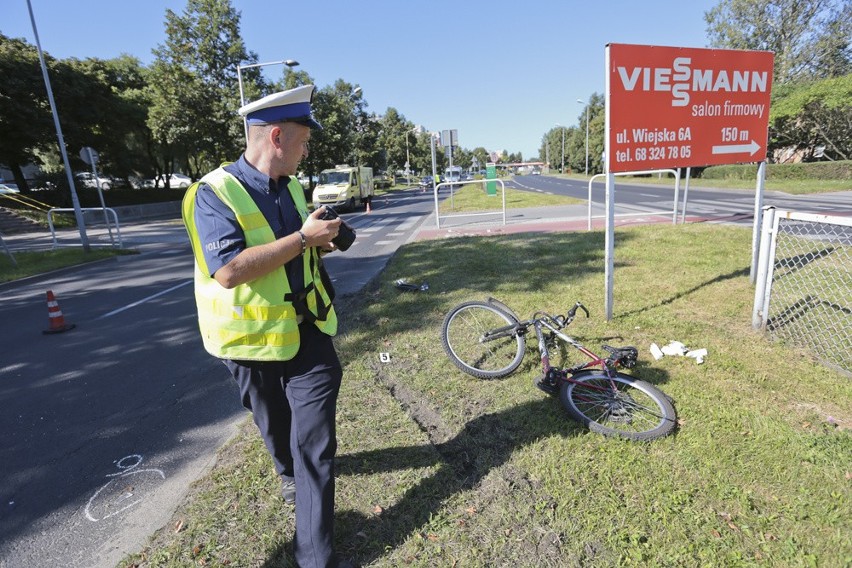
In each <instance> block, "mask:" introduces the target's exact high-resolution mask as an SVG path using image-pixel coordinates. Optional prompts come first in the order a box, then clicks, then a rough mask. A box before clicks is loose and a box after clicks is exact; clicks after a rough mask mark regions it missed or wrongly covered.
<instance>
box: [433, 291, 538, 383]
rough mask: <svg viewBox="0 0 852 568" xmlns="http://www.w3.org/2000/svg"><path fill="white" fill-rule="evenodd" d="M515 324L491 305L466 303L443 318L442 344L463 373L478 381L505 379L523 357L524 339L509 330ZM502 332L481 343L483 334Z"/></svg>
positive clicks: (510, 316) (513, 319)
mask: <svg viewBox="0 0 852 568" xmlns="http://www.w3.org/2000/svg"><path fill="white" fill-rule="evenodd" d="M517 323H518V318H517V317H515V316H514V315H513V314H511V313H507V312H506V311H504V310H502V309H500V308H498V307H497V306H495V305H494V304H491V303H488V302H481V301H471V302H465V303H463V304H459V305H458V306H456V307H455V308H453V309H452V310H450V312H449V313H447V315H446V317H444V323H443V325H442V326H441V342H442V343H443V345H444V351H446V353H447V356H448V357H449V358H450V360H451V361H452V362H453V364H454V365H455V366H456V367H458V368H459V369H460V370H462V371H464V372H465V373H467V374H469V375H473V376H474V377H477V378H480V379H496V378H500V377H505V376H506V375H509V374H510V373H512V372H513V371H514V370H515V369H517V368H518V367H519V366H520V364H521V361H522V360H523V358H524V350H525V348H526V341H525V339H524V336H523V335H521V334H518V333H517V332H516V331H515V330H513V329H511V328H513V327H514V326H515V325H516V324H517ZM501 329H502V334H500V335H499V336H498V337H497V338H495V339H491V340H488V341H482V340H481V339H482V338H483V337H484V336H485V334H486V333H488V332H490V331H495V330H501Z"/></svg>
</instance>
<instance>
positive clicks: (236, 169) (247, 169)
mask: <svg viewBox="0 0 852 568" xmlns="http://www.w3.org/2000/svg"><path fill="white" fill-rule="evenodd" d="M225 171H226V172H228V173H229V174H231V175H233V176H234V177H235V178H237V180H239V182H240V183H241V184H242V186H243V187H244V188H246V190H247V191H248V193H249V195H250V196H251V198H252V199H253V200H254V202H255V203H256V204H257V207H258V209H260V212H261V213H263V216H264V218H266V221H267V222H268V223H269V226H270V227H271V228H272V232H273V233H275V238H276V239H280V238H281V237H283V236H286V235H290V234H293V233H295V232H296V231H298V230H299V229H301V228H302V218H301V217H300V216H299V212H298V211H297V210H296V205H295V204H294V203H293V198H292V197H291V196H290V191H289V190H288V189H287V183H288V182H289V181H290V178H288V177H283V178H281V179H279V180H277V181H276V180H274V179H272V178H270V177H269V176H267V175H266V174H263V173H261V172H259V171H258V170H256V169H255V168H254V166H252V165H251V164H249V163H248V162H247V161H246V159H245V155H243V156H240V159H239V160H237V161H236V162H234V163H232V164H228V165H227V166H225ZM195 226H196V228H197V230H198V238H199V240H200V242H201V248H202V250H203V251H204V260H205V261H206V262H207V269H208V270H209V271H210V276H213V274H215V273H216V271H217V270H219V269H220V268H222V267H223V266H225V265H226V264H228V262H230V261H231V260H232V259H233V258H234V257H235V256H237V255H238V254H239V253H240V252H242V251H243V250H244V249H245V248H246V240H245V236H244V235H243V230H242V228H241V227H240V224H239V223H238V222H237V217H236V215H235V214H234V212H233V211H232V210H231V208H230V207H228V206H227V205H225V204H224V203H222V200H221V199H219V198H218V197H217V196H216V193H215V192H214V191H213V190H212V189H210V186H209V185H207V184H201V186H199V188H198V191H197V192H196V194H195ZM302 259H303V257H302V255H299V256H297V257H296V258H294V259H293V260H291V261H290V262H288V263H287V264H286V265H285V268H286V269H287V277H288V279H289V280H290V289H291V290H292V291H293V292H298V291H300V290H303V289H304V287H305V283H304V276H303V272H302V271H303V269H304V265H303V261H302Z"/></svg>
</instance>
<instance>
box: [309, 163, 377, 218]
mask: <svg viewBox="0 0 852 568" xmlns="http://www.w3.org/2000/svg"><path fill="white" fill-rule="evenodd" d="M373 187H374V186H373V168H367V167H364V166H350V165H348V164H341V165H338V166H334V168H331V169H328V170H323V171H322V172H320V175H319V180H318V182H317V185H316V187H315V188H314V193H313V199H312V200H313V202H314V208H318V207H321V206H323V205H333V206H335V207H339V208H341V209H347V210H349V211H353V210H355V208H356V207H359V206H361V205H363V204H365V203H367V202H368V201H369V200H370V198H372V197H373V192H374V189H373Z"/></svg>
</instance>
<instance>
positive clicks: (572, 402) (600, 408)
mask: <svg viewBox="0 0 852 568" xmlns="http://www.w3.org/2000/svg"><path fill="white" fill-rule="evenodd" d="M613 390H616V391H617V392H616V393H614V392H613ZM559 399H560V401H561V402H562V405H563V406H564V407H565V409H566V410H567V411H568V414H569V415H570V416H571V417H572V418H574V419H575V420H577V421H578V422H580V423H581V424H583V425H584V426H585V427H587V428H588V429H589V430H591V431H592V432H596V433H598V434H603V435H604V436H620V437H622V438H627V439H629V440H641V441H646V440H654V439H656V438H661V437H663V436H666V435H668V434H671V433H672V432H673V431H674V429H675V427H676V426H677V413H676V412H675V409H674V406H673V405H672V403H671V401H670V400H669V398H668V397H667V396H666V395H665V394H664V393H663V392H662V391H661V390H659V389H658V388H657V387H655V386H653V385H652V384H650V383H647V382H645V381H642V380H640V379H637V378H634V377H631V376H630V375H625V374H623V373H614V374H613V375H612V377H609V376H607V374H606V373H605V372H604V371H587V372H583V373H578V374H576V375H574V376H573V377H571V378H569V379H568V380H567V381H565V382H563V383H562V386H561V387H560V389H559Z"/></svg>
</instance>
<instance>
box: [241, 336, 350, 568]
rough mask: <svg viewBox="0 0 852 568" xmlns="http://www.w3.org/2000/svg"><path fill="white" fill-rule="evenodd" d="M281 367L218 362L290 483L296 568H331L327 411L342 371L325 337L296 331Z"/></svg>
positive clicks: (330, 417) (331, 412) (331, 449)
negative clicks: (296, 343)
mask: <svg viewBox="0 0 852 568" xmlns="http://www.w3.org/2000/svg"><path fill="white" fill-rule="evenodd" d="M299 332H300V334H301V345H300V348H299V352H298V353H297V354H296V356H295V357H294V358H293V359H291V360H289V361H225V365H227V367H228V369H229V370H230V371H231V373H232V374H233V376H234V379H235V380H236V381H237V385H238V386H239V389H240V396H241V398H242V403H243V406H245V407H246V408H247V409H249V410H251V412H252V416H253V418H254V423H255V424H256V425H257V427H258V429H259V430H260V435H261V436H262V438H263V442H264V444H266V448H267V449H268V450H269V453H270V454H271V456H272V461H273V462H274V464H275V470H276V471H277V472H278V475H280V476H286V477H290V476H293V477H294V478H295V480H296V534H295V536H294V537H293V549H294V554H295V556H296V563H297V564H298V565H299V566H300V567H302V568H320V567H322V568H326V567H333V566H336V562H337V561H336V557H335V555H334V546H333V544H334V453H335V451H336V450H337V438H336V431H335V411H336V408H337V393H338V391H339V390H340V380H341V378H342V375H343V372H342V370H341V367H340V361H339V360H338V358H337V353H336V352H335V350H334V345H333V344H332V341H331V338H330V337H329V336H327V335H325V334H324V333H322V332H321V331H319V330H318V329H317V328H316V326H314V325H313V324H305V323H303V324H301V325H300V326H299Z"/></svg>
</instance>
